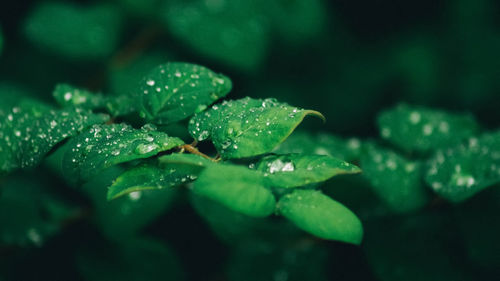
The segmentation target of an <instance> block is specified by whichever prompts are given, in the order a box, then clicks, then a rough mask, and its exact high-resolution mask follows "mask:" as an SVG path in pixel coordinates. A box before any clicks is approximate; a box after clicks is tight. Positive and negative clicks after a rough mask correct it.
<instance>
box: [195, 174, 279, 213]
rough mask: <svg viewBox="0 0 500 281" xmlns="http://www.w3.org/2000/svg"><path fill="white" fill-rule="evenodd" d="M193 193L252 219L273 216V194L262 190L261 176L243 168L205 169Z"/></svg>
mask: <svg viewBox="0 0 500 281" xmlns="http://www.w3.org/2000/svg"><path fill="white" fill-rule="evenodd" d="M193 191H194V192H195V193H196V194H198V195H201V196H205V197H208V198H210V199H212V200H214V201H217V202H219V203H221V204H222V205H224V206H226V207H228V208H230V209H232V210H235V211H238V212H241V213H243V214H246V215H248V216H253V217H264V216H268V215H270V214H272V213H273V212H274V208H275V205H276V201H275V199H274V195H273V194H272V193H271V191H270V190H269V189H267V188H266V187H265V177H264V175H263V174H262V173H260V172H258V171H254V170H250V169H248V168H246V167H242V166H229V165H223V164H220V165H215V166H210V167H207V168H206V169H205V170H204V171H203V172H202V173H201V174H200V176H199V178H198V179H197V180H196V182H195V183H194V187H193Z"/></svg>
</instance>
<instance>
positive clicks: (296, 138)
mask: <svg viewBox="0 0 500 281" xmlns="http://www.w3.org/2000/svg"><path fill="white" fill-rule="evenodd" d="M362 145H363V144H362V143H361V141H360V140H359V139H358V138H346V139H344V138H340V137H338V136H335V135H332V134H328V133H319V134H311V133H308V132H304V131H296V132H294V133H293V134H292V135H290V137H288V138H287V139H286V141H284V142H283V143H282V144H280V145H279V146H278V147H277V148H276V149H275V150H274V152H275V153H278V154H285V153H297V154H317V155H328V156H333V157H335V158H339V159H342V160H344V161H348V162H351V161H353V160H358V159H359V158H360V156H361V148H362Z"/></svg>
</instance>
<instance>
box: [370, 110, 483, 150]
mask: <svg viewBox="0 0 500 281" xmlns="http://www.w3.org/2000/svg"><path fill="white" fill-rule="evenodd" d="M378 126H379V129H380V134H381V136H382V138H384V139H386V140H387V141H389V142H390V143H392V144H394V145H396V146H398V147H400V148H402V149H404V150H407V151H417V152H428V151H430V150H433V149H437V148H444V147H449V146H452V145H455V144H458V143H460V142H461V141H463V140H465V139H467V138H468V137H471V136H473V135H475V134H476V133H477V132H478V130H479V126H478V124H477V123H476V121H475V120H474V118H472V117H471V116H469V115H466V114H454V113H448V112H444V111H439V110H434V109H428V108H424V107H417V106H410V105H406V104H400V105H398V106H396V107H395V108H392V109H390V110H387V111H385V112H383V113H382V114H380V116H379V117H378Z"/></svg>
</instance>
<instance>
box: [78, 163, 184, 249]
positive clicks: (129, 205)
mask: <svg viewBox="0 0 500 281" xmlns="http://www.w3.org/2000/svg"><path fill="white" fill-rule="evenodd" d="M123 172H124V170H123V169H122V167H120V166H113V167H110V168H109V169H106V170H104V171H103V172H102V173H99V174H98V175H97V176H95V177H92V178H91V179H90V181H88V182H87V183H85V184H84V185H83V186H82V188H80V190H81V191H82V192H85V193H86V194H87V195H88V196H89V197H90V199H91V200H92V203H93V206H94V217H93V219H94V220H95V222H96V223H97V225H98V226H99V229H100V230H101V231H102V233H103V234H104V235H105V236H106V237H107V238H108V239H111V240H112V241H128V240H130V239H131V238H133V237H136V236H137V233H138V232H139V231H140V230H142V229H143V228H144V227H145V226H147V225H148V224H150V223H151V222H152V221H154V220H155V219H156V218H157V217H158V216H160V215H161V214H163V213H164V212H166V211H167V210H168V209H169V208H170V207H171V206H172V205H173V204H174V203H175V199H176V198H178V197H177V196H178V193H177V189H173V188H166V189H159V190H142V191H136V192H131V193H129V194H127V195H126V196H121V197H120V198H117V199H115V200H112V201H108V200H107V198H106V193H107V187H108V186H110V185H111V184H112V182H113V180H114V179H116V178H117V177H119V176H120V175H121V174H123Z"/></svg>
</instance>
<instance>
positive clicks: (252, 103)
mask: <svg viewBox="0 0 500 281" xmlns="http://www.w3.org/2000/svg"><path fill="white" fill-rule="evenodd" d="M307 115H316V116H319V117H321V118H324V117H323V116H322V115H321V114H320V113H319V112H316V111H312V110H304V109H299V108H296V107H292V106H289V105H288V104H285V103H279V102H278V101H276V100H274V99H265V100H261V99H251V98H243V99H240V100H234V101H224V102H223V103H221V104H217V105H214V106H213V107H212V108H211V109H210V110H207V111H205V112H203V113H199V114H197V115H195V116H194V117H193V118H192V119H191V120H190V121H189V132H190V134H191V135H192V136H193V137H194V138H195V139H197V140H198V141H203V140H206V139H211V141H212V142H213V144H214V145H215V148H216V149H217V151H218V152H219V153H220V154H221V156H222V157H223V158H224V159H231V158H245V157H251V156H256V155H261V154H264V153H267V152H271V151H272V150H273V149H274V148H276V147H277V146H278V145H279V144H280V143H282V142H283V141H284V140H285V139H286V138H287V137H288V136H289V135H290V134H291V133H292V132H293V131H294V130H295V128H296V127H297V126H298V125H299V124H300V123H301V122H302V121H303V120H304V118H305V117H306V116H307Z"/></svg>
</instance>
